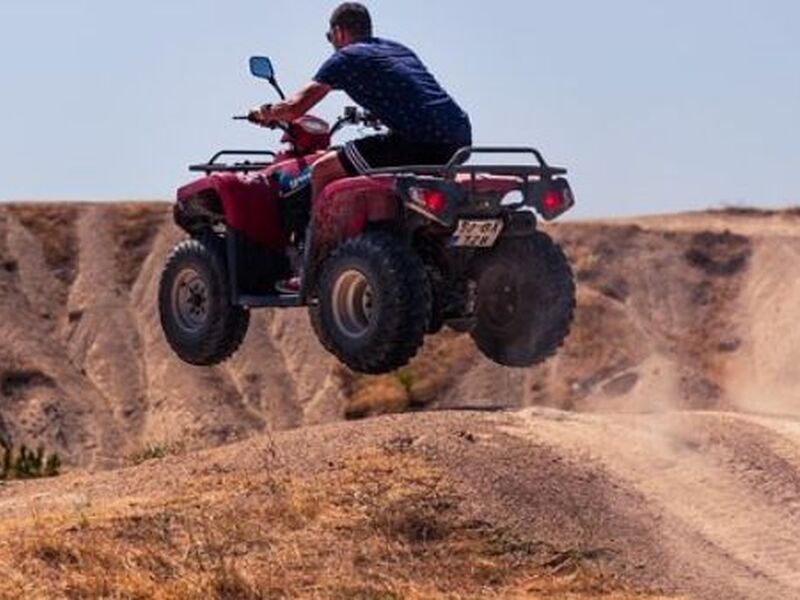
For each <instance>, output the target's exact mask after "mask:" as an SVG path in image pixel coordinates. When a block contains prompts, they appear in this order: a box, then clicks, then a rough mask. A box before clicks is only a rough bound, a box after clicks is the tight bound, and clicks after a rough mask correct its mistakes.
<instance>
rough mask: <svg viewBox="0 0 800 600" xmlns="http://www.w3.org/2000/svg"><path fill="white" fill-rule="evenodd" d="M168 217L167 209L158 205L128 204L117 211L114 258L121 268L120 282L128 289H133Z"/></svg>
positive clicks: (113, 227)
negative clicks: (157, 235) (154, 241)
mask: <svg viewBox="0 0 800 600" xmlns="http://www.w3.org/2000/svg"><path fill="white" fill-rule="evenodd" d="M166 217H167V209H166V208H165V207H164V206H163V205H159V204H126V205H124V206H120V207H115V208H114V212H113V221H112V235H113V237H114V240H115V246H114V257H115V259H116V261H117V264H118V265H119V269H118V271H117V274H118V277H119V281H120V283H121V284H122V285H124V286H125V287H128V288H129V287H131V286H132V285H133V283H134V282H135V281H136V278H137V277H138V275H139V271H140V270H141V268H142V263H143V262H144V260H145V259H146V258H147V255H148V254H149V253H150V247H151V245H152V243H153V239H154V238H155V236H156V234H157V233H158V229H159V227H160V226H161V225H162V224H163V223H164V221H165V219H166Z"/></svg>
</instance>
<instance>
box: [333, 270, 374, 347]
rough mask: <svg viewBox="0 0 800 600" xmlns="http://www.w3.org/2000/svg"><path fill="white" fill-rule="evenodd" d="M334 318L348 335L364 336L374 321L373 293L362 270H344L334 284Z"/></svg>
mask: <svg viewBox="0 0 800 600" xmlns="http://www.w3.org/2000/svg"><path fill="white" fill-rule="evenodd" d="M331 307H332V309H333V319H334V321H335V322H336V326H337V327H338V328H339V330H340V331H341V332H342V333H343V334H345V335H346V336H347V337H350V338H353V339H357V338H361V337H364V336H365V335H366V334H367V331H368V330H369V327H370V323H371V322H372V313H373V293H372V287H371V286H370V285H369V282H368V281H367V278H366V277H365V276H364V274H363V273H361V272H360V271H356V270H355V269H350V270H347V271H345V272H343V273H342V274H341V275H339V277H338V278H337V280H336V283H335V285H334V286H333V297H332V298H331Z"/></svg>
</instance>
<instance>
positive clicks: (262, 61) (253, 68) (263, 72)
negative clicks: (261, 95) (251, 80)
mask: <svg viewBox="0 0 800 600" xmlns="http://www.w3.org/2000/svg"><path fill="white" fill-rule="evenodd" d="M250 73H252V75H253V77H260V78H261V79H266V80H267V81H274V80H275V71H274V70H273V68H272V61H271V60H270V59H268V58H267V57H266V56H252V57H251V58H250Z"/></svg>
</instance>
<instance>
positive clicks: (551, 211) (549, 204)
mask: <svg viewBox="0 0 800 600" xmlns="http://www.w3.org/2000/svg"><path fill="white" fill-rule="evenodd" d="M573 204H575V197H574V196H573V195H572V190H571V189H570V187H569V184H568V183H567V181H566V180H565V179H556V180H554V181H552V182H551V183H550V184H549V185H548V186H547V188H546V189H545V191H544V194H542V196H541V199H540V200H539V206H538V208H539V212H540V213H541V214H542V216H543V217H544V218H545V219H546V220H548V221H551V220H553V219H555V218H556V217H557V216H559V215H561V214H564V213H565V212H567V211H568V210H569V209H570V208H572V205H573Z"/></svg>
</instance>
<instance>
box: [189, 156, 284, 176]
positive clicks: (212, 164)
mask: <svg viewBox="0 0 800 600" xmlns="http://www.w3.org/2000/svg"><path fill="white" fill-rule="evenodd" d="M223 156H269V157H270V158H275V156H277V155H276V154H275V153H274V152H272V151H271V150H221V151H220V152H217V153H216V154H215V155H214V156H212V157H211V160H209V161H208V162H207V163H206V164H202V165H192V166H190V167H189V170H190V171H193V172H201V173H205V174H206V175H211V173H250V172H252V171H260V170H261V169H266V168H267V167H268V166H270V164H272V163H271V162H251V161H249V160H245V161H244V162H238V163H234V164H232V165H229V164H225V163H218V162H217V161H218V160H219V159H220V158H222V157H223Z"/></svg>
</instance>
